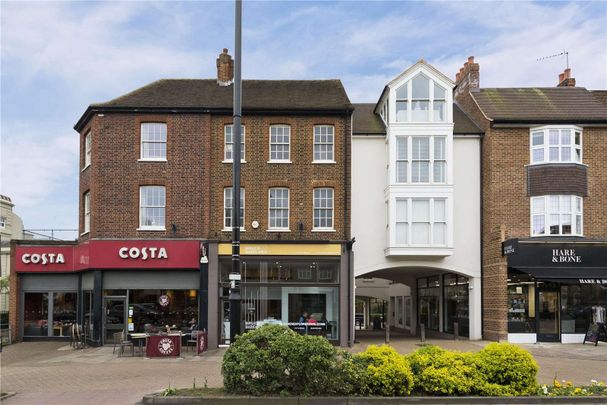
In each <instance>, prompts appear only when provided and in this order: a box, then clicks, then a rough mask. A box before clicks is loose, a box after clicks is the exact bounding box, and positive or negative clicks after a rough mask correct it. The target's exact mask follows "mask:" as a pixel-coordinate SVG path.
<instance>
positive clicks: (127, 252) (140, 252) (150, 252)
mask: <svg viewBox="0 0 607 405" xmlns="http://www.w3.org/2000/svg"><path fill="white" fill-rule="evenodd" d="M118 256H120V258H121V259H141V260H148V259H168V258H169V256H168V255H167V251H166V249H165V248H163V247H161V248H158V247H142V248H138V247H131V248H128V247H121V248H120V250H118Z"/></svg>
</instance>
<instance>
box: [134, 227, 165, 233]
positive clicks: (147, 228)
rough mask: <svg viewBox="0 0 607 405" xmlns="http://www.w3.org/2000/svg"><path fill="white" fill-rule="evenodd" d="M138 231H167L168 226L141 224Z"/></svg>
mask: <svg viewBox="0 0 607 405" xmlns="http://www.w3.org/2000/svg"><path fill="white" fill-rule="evenodd" d="M137 230H138V231H152V232H154V231H166V228H165V227H164V226H145V227H143V226H140V227H139V228H137Z"/></svg>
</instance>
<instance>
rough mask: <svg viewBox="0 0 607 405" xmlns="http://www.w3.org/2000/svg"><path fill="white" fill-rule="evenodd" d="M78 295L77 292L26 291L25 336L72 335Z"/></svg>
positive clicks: (24, 306) (24, 307) (24, 308)
mask: <svg viewBox="0 0 607 405" xmlns="http://www.w3.org/2000/svg"><path fill="white" fill-rule="evenodd" d="M77 297H78V294H77V293H76V292H44V293H41V292H36V293H29V292H26V293H24V296H23V299H24V301H23V336H31V337H34V336H57V337H67V336H70V326H71V325H72V324H73V323H75V322H76V308H77V305H76V302H77ZM49 308H52V310H51V311H49ZM49 325H51V326H50V327H49Z"/></svg>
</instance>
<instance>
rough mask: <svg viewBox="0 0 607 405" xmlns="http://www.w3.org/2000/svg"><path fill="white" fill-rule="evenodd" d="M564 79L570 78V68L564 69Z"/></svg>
mask: <svg viewBox="0 0 607 405" xmlns="http://www.w3.org/2000/svg"><path fill="white" fill-rule="evenodd" d="M564 73H565V79H569V78H571V68H567V69H565V72H564Z"/></svg>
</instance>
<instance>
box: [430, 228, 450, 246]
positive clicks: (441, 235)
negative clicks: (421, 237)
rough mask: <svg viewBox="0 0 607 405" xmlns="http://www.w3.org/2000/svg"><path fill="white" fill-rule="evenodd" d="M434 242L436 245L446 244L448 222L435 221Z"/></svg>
mask: <svg viewBox="0 0 607 405" xmlns="http://www.w3.org/2000/svg"><path fill="white" fill-rule="evenodd" d="M433 232H434V233H433V236H434V244H435V245H445V244H446V243H447V241H446V233H447V224H444V223H434V230H433Z"/></svg>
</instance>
